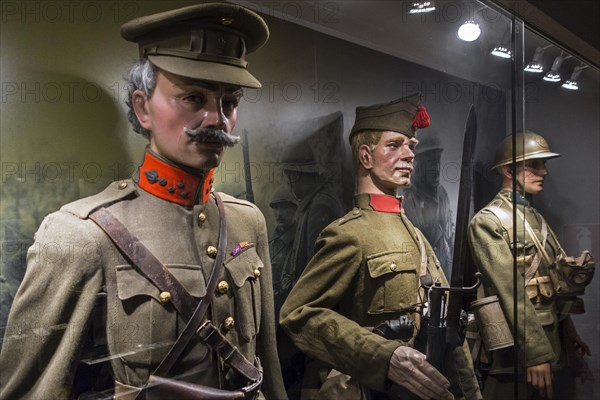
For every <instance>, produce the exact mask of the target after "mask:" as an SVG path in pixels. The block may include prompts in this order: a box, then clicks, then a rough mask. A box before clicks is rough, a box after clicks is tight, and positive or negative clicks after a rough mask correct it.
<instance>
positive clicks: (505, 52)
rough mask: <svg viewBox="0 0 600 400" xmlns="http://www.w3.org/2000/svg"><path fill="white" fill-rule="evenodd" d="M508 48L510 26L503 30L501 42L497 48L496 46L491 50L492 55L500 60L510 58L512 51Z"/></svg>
mask: <svg viewBox="0 0 600 400" xmlns="http://www.w3.org/2000/svg"><path fill="white" fill-rule="evenodd" d="M509 47H510V24H509V25H508V26H507V27H506V29H505V30H504V34H503V35H502V41H501V42H500V45H499V46H496V47H494V48H493V50H492V55H494V56H496V57H500V58H511V57H512V51H511V50H510V49H509Z"/></svg>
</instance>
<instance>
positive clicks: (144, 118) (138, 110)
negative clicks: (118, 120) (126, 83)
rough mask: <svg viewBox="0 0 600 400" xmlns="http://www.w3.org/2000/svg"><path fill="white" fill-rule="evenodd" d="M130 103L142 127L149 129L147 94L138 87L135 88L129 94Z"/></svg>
mask: <svg viewBox="0 0 600 400" xmlns="http://www.w3.org/2000/svg"><path fill="white" fill-rule="evenodd" d="M131 105H132V107H133V111H134V112H135V115H136V117H137V119H138V121H139V122H140V125H141V126H142V128H144V129H147V130H151V129H150V128H151V122H150V111H149V109H148V96H147V95H146V93H144V92H143V91H142V90H139V89H138V90H135V91H134V92H133V93H132V95H131Z"/></svg>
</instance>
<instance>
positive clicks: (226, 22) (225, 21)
mask: <svg viewBox="0 0 600 400" xmlns="http://www.w3.org/2000/svg"><path fill="white" fill-rule="evenodd" d="M233 21H234V19H233V18H221V24H223V25H231V24H233Z"/></svg>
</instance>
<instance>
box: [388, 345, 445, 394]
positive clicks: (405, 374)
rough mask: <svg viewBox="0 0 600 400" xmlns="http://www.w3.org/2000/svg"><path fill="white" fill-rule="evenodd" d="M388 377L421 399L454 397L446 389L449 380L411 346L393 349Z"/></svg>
mask: <svg viewBox="0 0 600 400" xmlns="http://www.w3.org/2000/svg"><path fill="white" fill-rule="evenodd" d="M388 378H389V379H390V380H391V381H392V382H394V383H396V384H398V385H400V386H403V387H404V388H406V389H408V390H409V391H411V392H412V393H414V394H415V395H417V396H418V397H419V398H421V399H454V397H453V396H452V393H450V392H449V391H448V388H449V387H450V382H448V380H447V379H446V378H445V377H444V375H442V374H441V373H440V372H439V371H438V370H437V369H435V368H434V367H433V366H432V365H431V364H429V363H428V362H427V361H426V359H425V355H424V354H423V353H421V352H419V351H417V350H415V349H413V348H412V347H408V346H400V347H398V348H397V349H396V350H395V351H394V354H392V358H391V360H390V366H389V368H388Z"/></svg>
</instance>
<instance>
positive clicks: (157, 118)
mask: <svg viewBox="0 0 600 400" xmlns="http://www.w3.org/2000/svg"><path fill="white" fill-rule="evenodd" d="M240 96H241V91H240V90H239V88H237V87H231V86H230V85H224V84H220V83H212V82H204V81H198V80H193V79H188V78H184V77H181V76H177V75H173V74H170V73H168V72H165V71H160V70H159V71H158V72H157V77H156V88H155V89H154V92H153V93H152V96H151V97H147V96H146V94H145V93H144V92H142V91H141V90H137V91H135V92H134V94H133V101H134V109H135V111H136V115H137V117H138V120H139V121H140V124H141V125H142V126H143V127H144V128H146V129H148V130H149V131H150V148H151V149H152V150H153V151H154V152H156V153H158V154H160V155H162V156H163V157H165V158H167V159H169V160H171V161H174V162H176V163H179V164H183V165H186V166H189V167H192V168H197V169H204V170H208V169H211V168H215V167H216V166H218V165H219V163H220V161H221V158H222V155H223V151H224V144H223V143H222V142H221V141H219V140H210V141H205V142H201V143H198V142H194V141H192V140H190V138H189V137H187V135H186V134H185V131H184V129H185V128H186V127H188V125H189V124H190V122H192V121H193V123H194V126H193V127H192V128H194V129H195V128H207V129H214V130H221V131H223V132H224V133H225V134H227V135H229V134H231V132H232V131H233V128H234V127H235V124H236V120H237V105H238V102H239V100H240Z"/></svg>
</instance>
